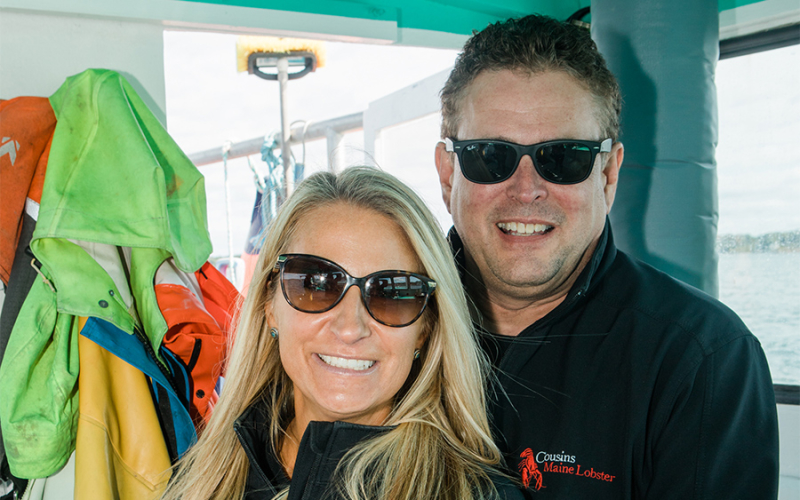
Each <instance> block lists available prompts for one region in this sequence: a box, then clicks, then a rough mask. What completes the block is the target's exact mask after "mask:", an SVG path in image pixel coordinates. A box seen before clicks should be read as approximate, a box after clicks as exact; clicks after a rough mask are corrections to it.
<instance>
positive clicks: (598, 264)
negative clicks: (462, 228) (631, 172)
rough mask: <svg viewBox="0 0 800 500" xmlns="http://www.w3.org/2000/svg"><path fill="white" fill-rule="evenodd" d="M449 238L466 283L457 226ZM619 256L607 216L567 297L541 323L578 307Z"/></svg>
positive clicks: (448, 235)
mask: <svg viewBox="0 0 800 500" xmlns="http://www.w3.org/2000/svg"><path fill="white" fill-rule="evenodd" d="M447 239H448V241H449V242H450V248H451V250H452V251H453V258H454V259H455V261H456V266H457V267H458V271H459V274H460V275H461V282H462V283H464V284H465V285H466V282H465V280H464V277H465V276H466V257H465V255H464V243H463V242H462V241H461V237H460V236H459V235H458V232H457V231H456V228H455V226H453V227H451V228H450V231H449V232H448V234H447ZM616 256H617V247H616V246H615V245H614V236H613V234H612V233H611V223H610V221H609V220H608V217H606V224H605V227H604V228H603V232H602V233H601V234H600V239H599V240H598V242H597V246H596V247H595V249H594V253H592V258H591V259H590V260H589V262H588V263H587V264H586V267H584V268H583V271H581V273H580V274H579V275H578V279H577V280H575V283H574V284H573V285H572V288H570V290H569V292H568V293H567V297H566V298H565V299H564V302H562V303H561V304H560V305H559V306H558V307H556V308H555V309H553V310H552V311H550V313H548V314H547V316H545V317H544V318H542V319H540V320H539V321H537V323H539V324H541V323H544V322H549V321H551V320H553V319H555V318H558V317H561V316H562V315H564V314H566V313H568V312H569V311H571V310H572V309H574V308H575V307H576V305H577V304H579V303H580V302H582V299H583V298H584V297H586V295H588V294H590V293H591V292H592V291H593V290H594V289H595V288H596V287H597V286H598V285H599V283H600V282H601V281H602V277H603V276H604V275H605V273H606V272H607V271H608V269H609V267H611V264H612V263H613V262H614V259H615V258H616Z"/></svg>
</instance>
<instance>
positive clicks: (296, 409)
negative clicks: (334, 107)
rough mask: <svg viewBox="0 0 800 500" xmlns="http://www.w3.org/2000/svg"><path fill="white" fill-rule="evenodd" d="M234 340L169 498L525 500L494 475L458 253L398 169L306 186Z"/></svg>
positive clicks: (258, 275)
mask: <svg viewBox="0 0 800 500" xmlns="http://www.w3.org/2000/svg"><path fill="white" fill-rule="evenodd" d="M397 270H399V271H397ZM358 277H362V278H358ZM231 349H232V350H231V353H232V354H231V358H230V361H229V365H228V369H227V377H226V383H225V388H224V390H223V392H222V395H221V397H220V399H219V402H218V403H217V405H216V408H215V409H214V413H213V415H212V417H211V419H210V421H209V424H208V427H207V428H206V429H205V430H204V432H203V434H202V436H201V437H200V439H199V441H198V443H197V444H196V445H195V446H194V447H193V448H192V449H191V450H190V451H189V452H188V453H187V454H186V456H185V457H184V458H183V459H182V460H181V462H180V463H179V466H178V470H177V473H176V477H175V479H174V480H173V482H172V483H171V484H170V486H169V488H168V490H167V492H166V494H165V498H168V499H172V498H182V499H184V500H188V499H207V498H214V499H217V498H219V499H222V498H225V499H230V498H234V499H238V498H248V499H251V498H253V499H255V498H265V499H269V498H289V499H294V498H336V499H339V498H342V499H353V500H355V499H367V498H369V499H373V498H375V499H392V500H395V499H420V498H431V499H433V498H435V499H453V500H461V499H465V498H477V499H484V498H487V499H488V498H514V499H516V498H522V497H521V496H520V494H519V493H518V492H517V491H516V489H514V488H513V487H512V486H511V485H510V483H509V482H507V481H505V480H504V479H500V480H498V481H497V482H496V483H495V482H493V478H494V479H497V478H498V477H500V476H498V475H496V474H494V473H493V471H494V469H493V467H494V466H496V465H497V464H498V463H499V461H500V453H499V451H498V450H497V448H496V447H495V445H494V443H493V442H492V439H491V435H490V432H489V425H488V422H487V418H486V412H485V398H484V394H483V390H482V384H483V380H484V379H485V376H486V373H487V370H486V366H485V364H484V363H485V362H484V360H483V358H482V357H481V355H480V353H479V350H478V347H477V345H476V341H475V338H474V337H473V333H472V328H471V325H470V322H469V316H468V312H467V304H466V301H465V298H464V295H463V293H462V289H461V282H460V280H459V277H458V275H457V272H456V269H455V266H454V264H453V259H452V256H451V254H450V252H449V248H448V246H447V243H446V241H445V240H444V239H443V238H442V236H441V233H440V232H439V229H438V225H437V223H436V221H435V220H434V219H433V216H432V215H431V214H430V212H429V211H428V209H427V208H426V207H425V205H424V204H423V202H422V201H421V200H420V199H419V198H418V197H417V196H416V195H415V194H414V193H413V191H411V190H410V189H409V188H407V187H406V186H405V185H403V184H402V183H401V182H399V181H398V180H396V179H395V178H394V177H392V176H390V175H388V174H385V173H382V172H380V171H378V170H375V169H369V168H352V169H348V170H345V171H344V172H342V173H341V174H340V175H338V176H334V175H333V174H330V173H319V174H315V175H313V176H311V177H309V178H308V179H307V180H306V181H304V182H303V183H302V184H301V185H300V186H299V187H298V188H297V191H296V192H295V193H294V194H293V195H292V196H291V197H290V198H289V199H288V200H287V202H286V203H285V204H284V205H283V207H282V208H281V210H280V212H279V214H278V216H277V218H276V219H275V220H274V221H273V222H272V224H271V225H270V228H269V232H268V235H267V238H266V241H265V244H264V246H263V248H262V249H261V252H260V256H259V261H258V264H257V267H256V270H255V274H254V277H253V281H252V283H251V285H250V289H249V293H248V295H247V299H246V301H245V304H244V306H243V311H242V315H241V320H240V324H239V327H238V329H237V333H236V338H235V342H234V344H233V346H232V348H231ZM290 481H291V482H290ZM290 485H291V486H290ZM287 486H289V487H288V488H287ZM323 493H324V494H323Z"/></svg>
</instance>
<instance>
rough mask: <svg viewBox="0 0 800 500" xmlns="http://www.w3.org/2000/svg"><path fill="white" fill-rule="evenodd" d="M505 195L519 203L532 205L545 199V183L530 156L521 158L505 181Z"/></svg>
mask: <svg viewBox="0 0 800 500" xmlns="http://www.w3.org/2000/svg"><path fill="white" fill-rule="evenodd" d="M506 183H507V188H506V193H507V194H508V196H509V198H513V199H514V200H516V201H518V202H519V203H533V202H534V201H536V200H539V199H542V198H545V197H547V193H548V191H547V188H548V186H547V181H545V180H544V179H542V176H540V175H539V172H537V171H536V167H535V166H534V165H533V160H532V159H531V157H530V155H525V156H523V157H522V158H521V159H520V161H519V165H517V170H516V171H515V172H514V175H512V176H511V178H510V179H508V180H507V181H506Z"/></svg>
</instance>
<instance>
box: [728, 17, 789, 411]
mask: <svg viewBox="0 0 800 500" xmlns="http://www.w3.org/2000/svg"><path fill="white" fill-rule="evenodd" d="M791 45H800V23H798V24H792V25H788V26H782V27H779V28H774V29H770V30H766V31H761V32H758V33H752V34H749V35H744V36H739V37H734V38H728V39H725V40H720V42H719V60H720V61H722V60H723V59H730V58H734V57H739V56H746V55H750V54H756V53H758V52H765V51H767V50H773V49H780V48H783V47H789V46H791ZM772 387H773V388H774V390H775V402H776V403H777V404H783V405H796V406H800V385H792V384H773V386H772Z"/></svg>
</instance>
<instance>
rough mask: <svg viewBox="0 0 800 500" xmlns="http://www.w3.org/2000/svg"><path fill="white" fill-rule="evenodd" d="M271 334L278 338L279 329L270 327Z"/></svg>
mask: <svg viewBox="0 0 800 500" xmlns="http://www.w3.org/2000/svg"><path fill="white" fill-rule="evenodd" d="M269 334H270V335H272V338H273V339H277V338H278V329H277V328H270V329H269Z"/></svg>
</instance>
